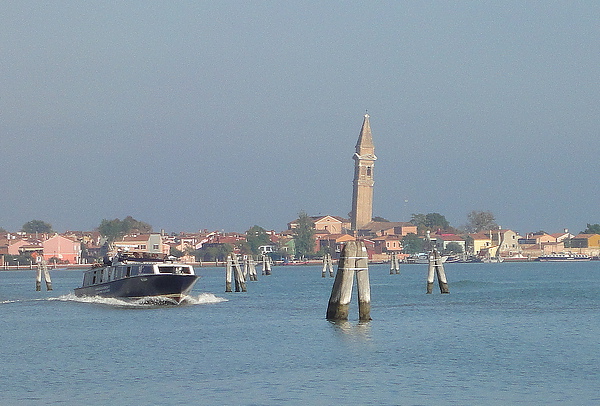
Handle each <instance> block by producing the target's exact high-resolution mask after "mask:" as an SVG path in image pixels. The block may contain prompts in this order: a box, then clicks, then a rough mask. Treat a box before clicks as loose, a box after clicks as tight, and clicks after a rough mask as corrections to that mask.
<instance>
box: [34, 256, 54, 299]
mask: <svg viewBox="0 0 600 406" xmlns="http://www.w3.org/2000/svg"><path fill="white" fill-rule="evenodd" d="M42 275H43V277H44V281H45V282H46V290H52V280H51V279H50V272H49V271H48V262H46V260H45V259H43V258H42V257H37V275H36V277H35V290H36V291H38V292H39V291H40V290H42Z"/></svg>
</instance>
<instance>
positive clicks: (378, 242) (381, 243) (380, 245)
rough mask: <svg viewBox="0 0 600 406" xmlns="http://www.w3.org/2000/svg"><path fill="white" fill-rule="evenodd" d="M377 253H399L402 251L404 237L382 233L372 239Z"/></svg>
mask: <svg viewBox="0 0 600 406" xmlns="http://www.w3.org/2000/svg"><path fill="white" fill-rule="evenodd" d="M371 240H372V241H373V242H374V243H375V246H374V247H373V250H374V251H375V253H376V254H392V253H394V254H399V253H401V252H402V238H401V237H400V236H397V235H382V236H381V237H375V238H372V239H371Z"/></svg>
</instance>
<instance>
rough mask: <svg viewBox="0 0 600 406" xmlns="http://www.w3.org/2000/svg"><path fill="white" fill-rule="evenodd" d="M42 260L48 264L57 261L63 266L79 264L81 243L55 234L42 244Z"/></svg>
mask: <svg viewBox="0 0 600 406" xmlns="http://www.w3.org/2000/svg"><path fill="white" fill-rule="evenodd" d="M42 248H43V250H44V259H45V260H46V261H48V262H51V261H55V260H56V261H57V262H61V263H65V264H79V263H80V262H81V243H80V242H79V241H77V240H74V239H72V238H68V237H64V236H62V235H58V234H55V235H53V236H52V237H50V238H48V239H47V240H45V241H43V242H42Z"/></svg>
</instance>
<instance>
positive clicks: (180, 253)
mask: <svg viewBox="0 0 600 406" xmlns="http://www.w3.org/2000/svg"><path fill="white" fill-rule="evenodd" d="M169 255H170V256H172V257H175V258H181V257H182V256H183V255H184V253H183V251H181V250H179V249H177V248H175V247H170V248H169Z"/></svg>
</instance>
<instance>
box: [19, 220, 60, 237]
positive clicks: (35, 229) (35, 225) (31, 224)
mask: <svg viewBox="0 0 600 406" xmlns="http://www.w3.org/2000/svg"><path fill="white" fill-rule="evenodd" d="M21 231H23V232H24V233H27V234H35V233H51V232H52V224H48V223H45V222H43V221H42V220H31V221H28V222H27V223H25V224H23V227H21Z"/></svg>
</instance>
